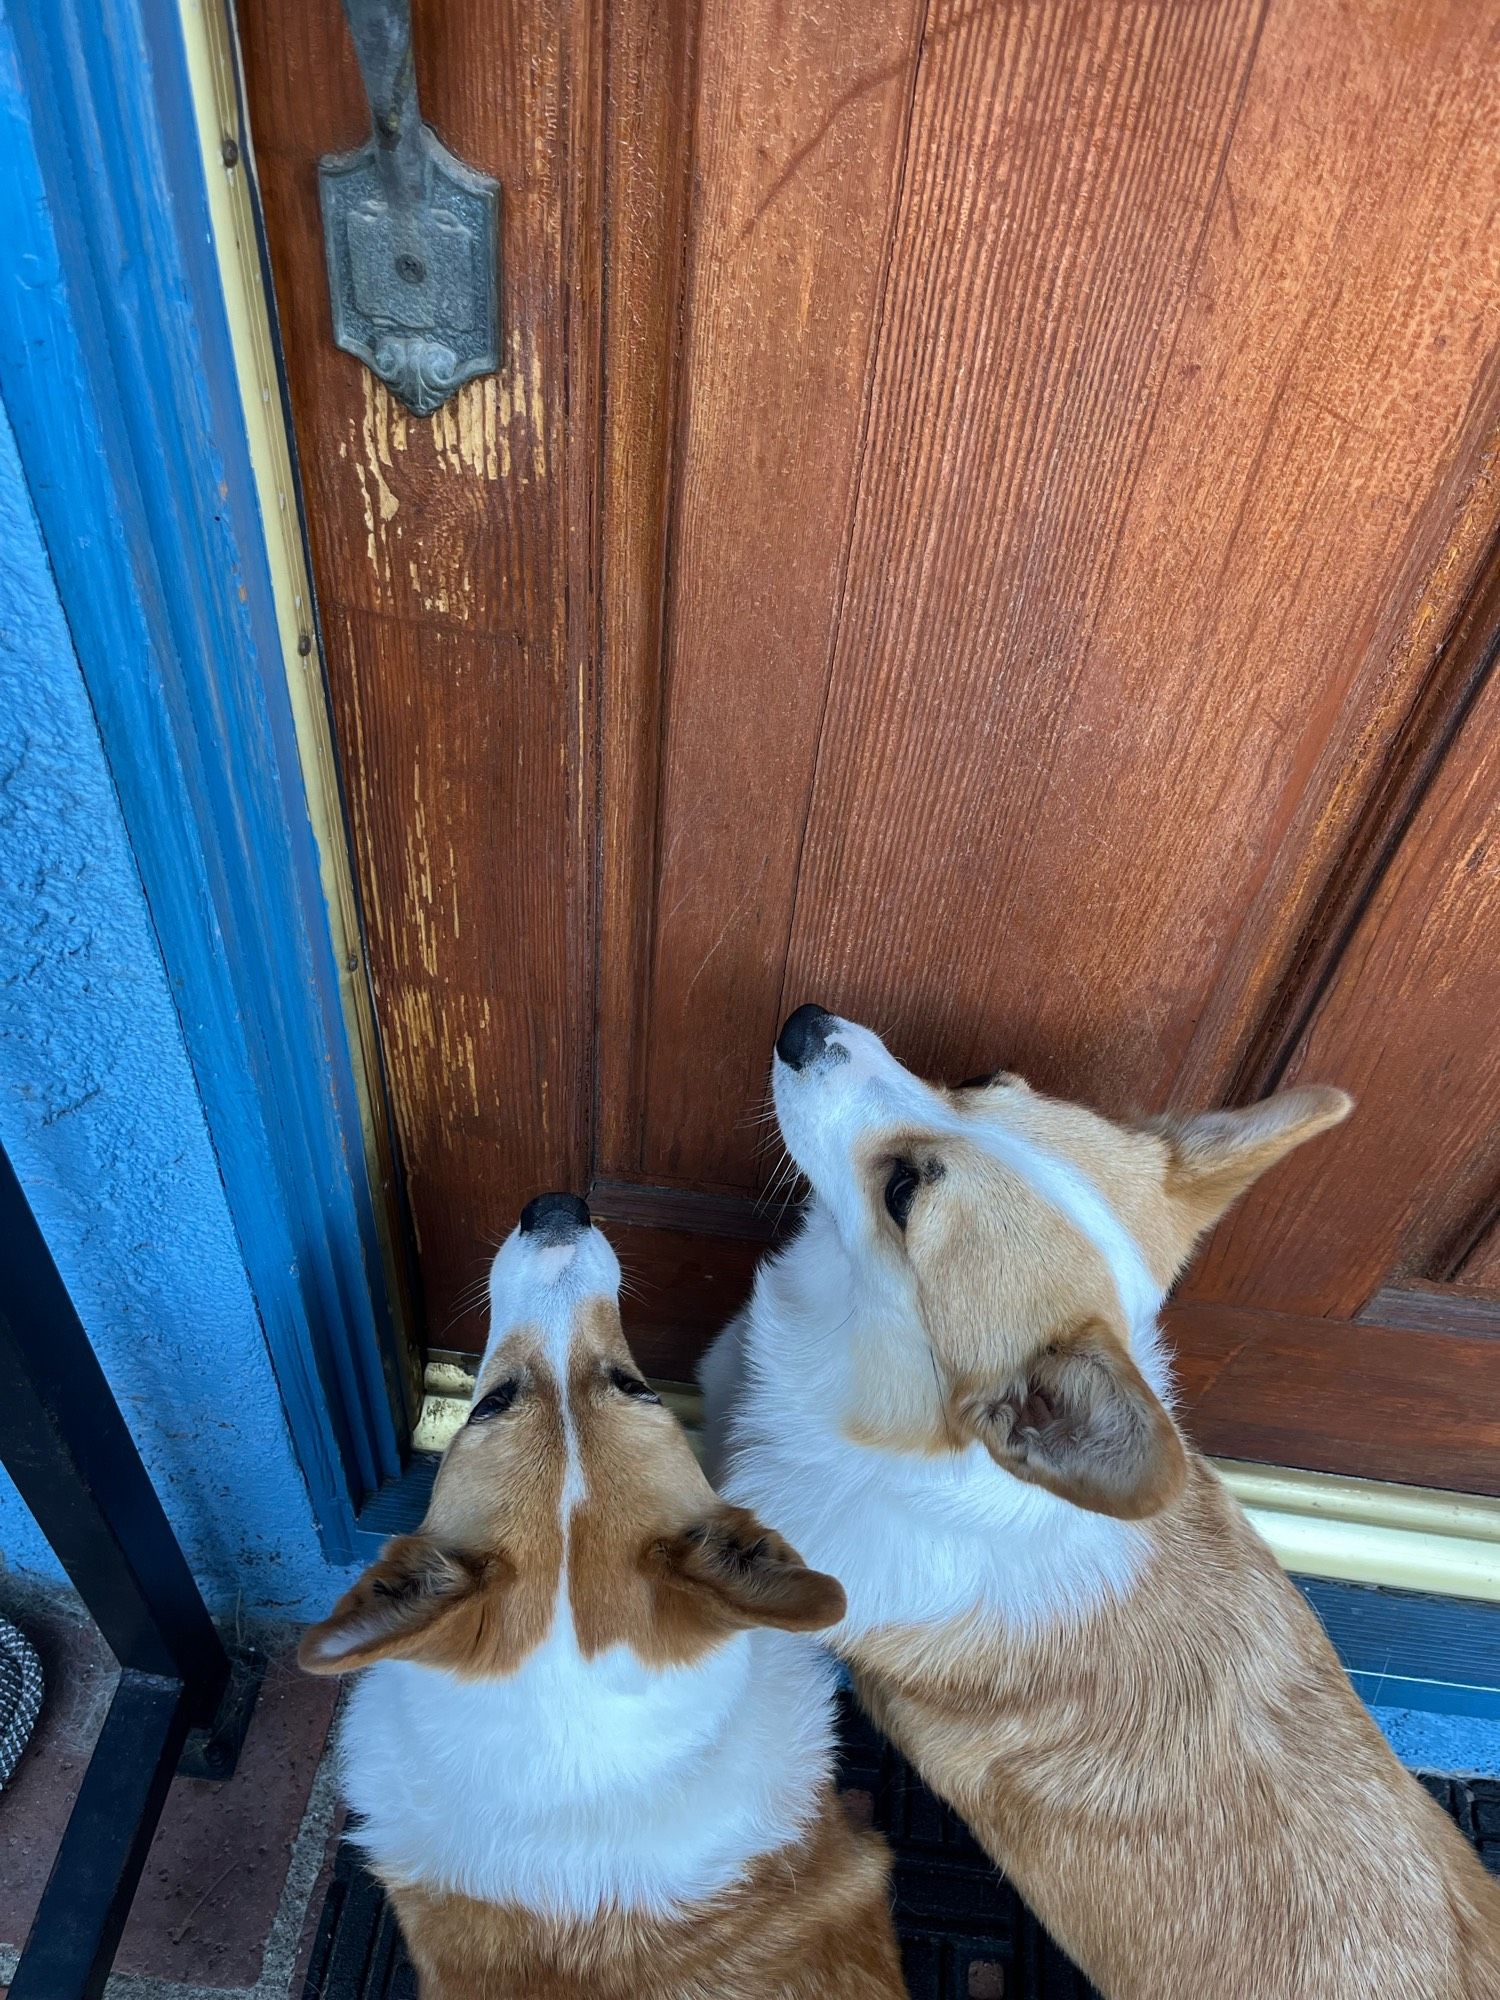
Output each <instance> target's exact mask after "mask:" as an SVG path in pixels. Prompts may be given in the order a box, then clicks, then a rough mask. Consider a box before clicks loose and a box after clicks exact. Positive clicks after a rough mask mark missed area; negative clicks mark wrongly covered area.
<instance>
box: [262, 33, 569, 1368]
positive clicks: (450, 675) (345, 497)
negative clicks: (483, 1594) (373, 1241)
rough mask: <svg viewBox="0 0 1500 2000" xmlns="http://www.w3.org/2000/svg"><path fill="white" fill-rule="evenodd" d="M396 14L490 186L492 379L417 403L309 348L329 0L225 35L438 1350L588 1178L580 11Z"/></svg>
mask: <svg viewBox="0 0 1500 2000" xmlns="http://www.w3.org/2000/svg"><path fill="white" fill-rule="evenodd" d="M415 14H416V20H415V43H416V55H417V64H418V73H419V77H420V83H421V91H422V102H423V108H424V111H425V113H426V115H427V117H428V119H429V120H430V121H431V123H432V124H433V125H434V126H435V128H436V129H437V131H438V132H439V134H440V135H441V136H442V138H443V139H444V140H445V142H446V143H447V144H448V145H449V146H451V147H452V148H453V150H454V151H455V152H457V153H458V154H460V155H461V156H462V157H463V158H464V159H466V160H469V161H471V162H472V163H473V164H474V165H475V166H477V167H480V168H482V169H484V170H485V171H488V172H490V173H493V174H495V175H497V176H498V177H499V179H500V180H501V182H502V184H503V189H504V195H503V202H504V212H503V224H502V266H503V296H502V316H503V323H504V341H505V354H506V361H505V366H504V368H503V369H502V371H501V372H500V373H499V374H498V375H497V376H492V377H488V378H486V379H484V380H482V381H479V382H475V383H471V384H469V385H468V386H467V387H466V388H465V389H464V390H462V391H461V392H460V394H459V395H458V396H457V397H456V398H454V399H453V400H452V401H451V402H450V403H448V404H446V405H445V406H444V407H443V409H441V410H440V411H438V412H437V414H436V415H435V416H434V417H433V418H431V419H430V420H422V419H418V418H414V417H410V416H408V415H407V414H406V413H405V412H404V411H402V410H401V409H400V407H399V406H398V405H396V404H395V403H394V402H393V401H392V399H391V398H390V397H389V396H388V395H387V393H386V391H385V390H384V388H383V387H382V386H381V385H380V384H378V383H377V382H376V381H375V379H374V378H373V377H372V376H371V375H370V374H369V373H368V372H367V371H366V370H365V369H364V368H363V367H361V365H360V364H359V363H358V362H356V361H354V360H353V359H352V358H351V357H349V356H347V355H345V354H342V353H340V352H338V351H337V350H336V349H335V348H334V346H333V343H332V338H331V332H330V322H329V303H328V295H327V285H326V280H325V276H324V266H323V252H322V241H321V230H320V223H319V217H318V208H317V188H316V160H317V157H318V155H319V154H321V153H323V152H325V151H330V150H338V149H341V148H344V147H347V146H350V145H352V144H354V143H357V142H358V141H359V140H360V139H361V138H363V137H364V136H365V135H366V133H367V131H368V113H367V111H366V109H365V106H364V104H363V100H362V97H361V93H360V90H359V84H358V74H357V70H356V66H355V63H354V57H353V52H352V48H351V47H350V44H349V41H348V37H347V33H346V30H345V28H344V24H343V21H342V17H341V10H340V9H339V8H337V7H335V6H328V7H323V6H317V7H306V8H293V7H290V6H288V5H285V4H283V0H246V4H245V5H244V6H243V7H242V9H241V30H242V35H243V41H244V48H245V60H246V72H247V81H248V94H249V100H250V108H251V120H252V127H253V131H254V137H255V145H256V156H257V165H258V169H259V174H260V182H261V190H262V196H263V199H264V203H265V209H266V218H267V229H268V235H269V239H270V244H271V251H272V261H273V269H274V275H275V280H276V293H277V303H278V308H279V311H280V315H281V322H282V331H283V337H284V341H285V346H286V354H287V366H288V372H289V377H290V387H291V394H292V403H293V411H294V415H295V417H296V421H297V430H298V438H299V444H300V449H301V459H302V474H303V479H304V482H305V489H306V496H307V503H308V512H309V517H310V523H311V534H312V544H313V558H314V570H315V574H316V581H317V587H318V592H319V598H320V604H321V609H322V614H323V619H324V628H325V637H326V645H327V663H328V672H329V679H330V686H331V692H332V700H333V707H334V714H335V721H336V727H337V735H338V741H339V747H340V755H341V762H342V767H343V778H344V783H345V787H346V791H347V796H348V801H349V810H350V819H351V823H352V829H353V834H354V840H355V847H356V854H357V859H358V864H359V874H360V881H361V887H362V891H363V897H364V904H365V910H366V918H367V928H368V933H369V943H370V957H371V965H372V971H373V977H374V985H375V996H376V1005H377V1010H378V1013H379V1018H380V1024H381V1030H382V1038H383V1043H384V1049H385V1056H386V1062H387V1069H388V1075H389V1079H390V1085H391V1094H392V1099H393V1104H394V1109H395V1115H396V1121H397V1126H398V1131H399V1136H400V1141H401V1148H402V1153H403V1158H404V1162H405V1167H406V1172H407V1177H408V1185H409V1189H410V1196H411V1205H412V1211H413V1216H414V1220H415V1224H416V1229H417V1234H418V1241H419V1249H420V1255H421V1273H422V1279H423V1284H424V1288H425V1292H426V1303H427V1313H428V1331H429V1336H430V1338H432V1339H433V1340H434V1341H437V1342H439V1343H442V1344H453V1343H462V1342H463V1341H464V1340H465V1339H472V1338H477V1335H478V1332H479V1327H478V1324H477V1322H472V1321H466V1320H465V1318H464V1316H463V1315H462V1314H461V1313H460V1311H459V1302H460V1295H461V1294H462V1292H463V1290H464V1288H465V1286H466V1285H467V1284H468V1283H469V1282H470V1281H471V1280H473V1279H477V1278H479V1277H480V1276H481V1274H482V1272H483V1269H484V1264H485V1257H486V1246H487V1244H490V1243H493V1242H494V1240H495V1239H496V1237H497V1236H499V1235H501V1234H503V1233H504V1232H505V1230H506V1229H508V1228H509V1226H510V1224H511V1222H512V1220H513V1219H514V1215H515V1213H516V1209H517V1206H518V1204H519V1203H520V1202H521V1201H522V1200H523V1199H524V1198H525V1197H526V1196H527V1195H529V1194H530V1193H532V1192H534V1191H535V1190H536V1189H537V1188H538V1187H539V1186H547V1185H567V1184H569V1183H577V1182H579V1181H581V1180H582V1179H583V1178H584V1176H585V1174H586V1171H587V1136H588V1135H587V1103H586V1100H585V1098H584V1095H583V1092H582V1090H581V1088H580V1085H581V1080H582V1075H583V1071H584V1067H585V1065H586V1062H587V1051H588V1044H589V1030H590V1027H591V1013H592V1010H591V1006H590V1004H589V1003H590V993H589V988H590V985H591V979H590V977H589V976H588V967H587V959H588V952H589V915H590V867H589V845H588V841H587V839H586V837H585V835H586V826H585V808H586V806H587V804H588V803H589V801H588V798H587V792H588V787H589V784H590V771H589V765H588V751H589V737H590V732H589V729H588V726H587V698H588V690H587V687H586V685H585V680H586V671H585V670H586V667H587V665H588V657H589V653H590V651H591V647H592V635H591V634H590V633H589V631H588V624H589V593H590V591H591V587H592V563H591V561H590V558H589V552H588V542H589V535H590V532H591V528H590V522H589V519H588V505H589V498H588V491H587V482H589V481H591V480H592V477H593V466H592V464H591V463H590V460H589V452H590V440H591V438H592V436H593V432H592V423H593V413H592V409H591V407H590V406H589V399H590V397H591V395H592V393H593V384H592V378H591V375H590V371H589V366H588V356H589V341H590V338H591V335H590V329H589V325H588V321H589V319H590V315H591V314H592V312H593V310H594V306H593V284H594V281H593V277H592V274H591V270H590V267H589V261H588V260H589V256H590V255H591V248H592V245H593V243H594V242H595V240H596V239H597V216H596V214H595V213H594V210H593V208H592V206H591V200H592V195H591V181H592V173H593V163H592V161H591V159H590V158H589V157H588V155H587V148H588V146H589V145H591V144H592V140H593V129H594V126H595V125H596V122H597V114H596V109H595V107H594V95H595V92H594V83H595V76H594V43H593V39H592V36H591V32H590V28H589V23H588V21H587V19H586V18H585V16H586V15H587V10H586V9H583V8H581V7H580V8H573V7H570V6H569V5H568V4H567V0H541V4H535V0H525V4H524V5H523V4H520V0H502V4H490V0H485V4H482V5H481V4H479V0H466V4H450V5H446V6H444V5H441V4H437V0H428V4H419V5H418V6H417V8H416V9H415ZM581 148H582V149H583V150H582V151H581V150H580V149H581ZM570 394H571V395H572V397H573V399H574V402H575V404H580V405H581V406H579V407H574V408H569V406H568V397H569V395H570ZM581 480H582V481H583V482H584V484H582V485H580V481H581ZM570 568H571V569H572V571H574V572H575V575H574V576H572V577H570Z"/></svg>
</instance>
